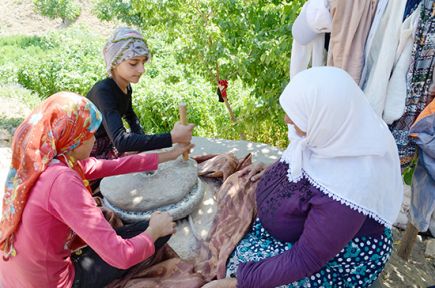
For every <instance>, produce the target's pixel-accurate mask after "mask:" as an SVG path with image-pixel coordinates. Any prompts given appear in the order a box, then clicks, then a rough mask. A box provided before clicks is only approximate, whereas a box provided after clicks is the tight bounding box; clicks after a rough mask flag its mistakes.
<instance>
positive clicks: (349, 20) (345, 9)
mask: <svg viewBox="0 0 435 288" xmlns="http://www.w3.org/2000/svg"><path fill="white" fill-rule="evenodd" d="M377 2H378V0H358V1H349V0H331V1H330V5H331V16H332V31H331V39H330V42H329V51H328V60H327V66H335V67H339V68H342V69H344V70H345V71H347V72H348V73H349V74H350V75H351V76H352V78H353V79H354V80H355V81H356V83H358V84H359V82H360V77H361V72H362V69H363V66H364V47H365V43H366V39H367V35H368V33H369V31H370V27H371V24H372V21H373V18H374V16H375V13H376V5H377Z"/></svg>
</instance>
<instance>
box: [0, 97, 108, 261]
mask: <svg viewBox="0 0 435 288" xmlns="http://www.w3.org/2000/svg"><path fill="white" fill-rule="evenodd" d="M101 121H102V117H101V113H100V112H99V111H98V109H97V108H96V107H95V105H94V104H93V103H92V102H91V101H89V100H88V99H86V98H85V97H82V96H80V95H77V94H74V93H70V92H60V93H56V94H54V95H53V96H51V97H49V98H47V99H46V100H45V101H44V102H42V103H41V105H39V107H37V108H36V109H35V110H33V112H32V113H31V114H30V115H29V116H28V117H27V118H26V119H25V120H24V121H23V123H21V125H20V126H19V127H18V128H17V130H16V131H15V134H14V138H13V141H12V163H11V167H10V169H9V173H8V176H7V179H6V184H5V193H4V196H3V211H2V218H1V222H0V248H1V249H2V251H3V258H4V259H7V258H8V257H9V256H14V255H15V253H16V251H15V250H14V246H13V242H14V233H15V231H16V230H17V229H18V227H19V225H20V221H21V216H22V213H23V210H24V208H25V206H26V202H27V199H28V197H29V193H30V191H31V190H32V188H33V186H34V185H35V183H36V181H37V180H38V178H39V176H40V175H41V173H42V172H44V171H45V169H47V167H48V165H49V164H50V162H51V161H52V160H53V158H55V157H58V156H61V157H58V159H59V160H60V161H62V162H64V163H65V164H67V165H68V166H69V167H70V168H71V169H73V170H75V171H76V172H77V173H79V175H80V176H81V177H82V179H83V181H84V185H85V186H86V187H87V188H88V190H89V185H88V183H87V181H86V179H84V173H83V171H82V170H81V168H80V166H79V165H78V164H77V163H76V161H75V160H74V159H72V157H70V156H68V155H67V154H68V152H70V151H72V150H73V149H75V148H76V147H78V146H80V145H81V144H82V143H83V142H84V141H86V140H88V139H89V138H90V137H92V136H93V135H94V133H95V131H97V129H98V127H99V126H100V124H101ZM34 192H37V191H34Z"/></svg>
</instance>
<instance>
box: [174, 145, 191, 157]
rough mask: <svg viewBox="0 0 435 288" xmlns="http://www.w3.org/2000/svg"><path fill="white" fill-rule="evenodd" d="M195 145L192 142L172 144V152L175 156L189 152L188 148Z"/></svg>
mask: <svg viewBox="0 0 435 288" xmlns="http://www.w3.org/2000/svg"><path fill="white" fill-rule="evenodd" d="M193 147H195V145H194V144H192V143H188V144H175V145H174V148H173V150H174V154H175V155H176V156H175V158H177V157H178V156H180V155H181V154H183V153H184V152H190V149H192V148H193Z"/></svg>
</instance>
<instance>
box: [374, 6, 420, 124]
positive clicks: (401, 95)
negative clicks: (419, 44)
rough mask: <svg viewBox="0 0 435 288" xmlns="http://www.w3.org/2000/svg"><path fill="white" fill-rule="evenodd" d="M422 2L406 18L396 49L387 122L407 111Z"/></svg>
mask: <svg viewBox="0 0 435 288" xmlns="http://www.w3.org/2000/svg"><path fill="white" fill-rule="evenodd" d="M420 9H421V4H420V5H419V6H418V8H417V9H415V11H414V12H413V13H412V14H411V15H410V16H409V17H408V18H406V19H405V21H404V22H403V24H402V27H401V31H400V40H399V46H398V47H397V50H396V57H395V65H394V68H393V74H392V75H391V78H390V81H389V82H388V88H387V97H386V100H385V107H384V113H383V115H382V118H383V119H384V121H385V122H386V123H387V124H391V123H393V122H394V121H395V120H397V119H399V118H400V117H401V116H402V115H403V113H404V112H405V101H406V95H407V94H406V92H407V91H406V74H407V72H408V69H409V65H410V64H411V61H412V55H411V54H412V47H413V45H414V38H415V37H414V36H415V30H416V29H417V24H418V19H419V16H420Z"/></svg>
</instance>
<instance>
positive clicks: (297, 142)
mask: <svg viewBox="0 0 435 288" xmlns="http://www.w3.org/2000/svg"><path fill="white" fill-rule="evenodd" d="M279 102H280V104H281V106H282V108H283V109H284V111H285V112H286V114H287V115H288V116H289V118H290V119H291V120H292V121H293V122H294V123H295V125H296V126H297V127H299V128H300V129H301V130H302V131H304V132H305V133H306V136H304V137H299V136H297V134H296V132H295V131H294V128H293V127H289V138H291V140H292V142H291V143H290V145H289V146H288V148H287V149H286V150H285V151H284V153H283V155H282V157H281V161H282V162H285V163H287V164H288V165H289V170H288V179H289V181H290V182H298V181H299V180H300V179H301V178H302V177H306V178H307V179H308V180H309V181H310V183H311V184H312V185H314V186H316V187H318V188H319V189H320V190H321V191H322V192H324V193H325V194H327V195H328V196H329V197H331V198H333V199H335V200H337V201H340V202H341V203H343V204H345V205H347V206H349V207H351V208H352V209H355V210H357V211H359V212H360V213H363V214H364V215H368V216H369V217H371V218H373V219H375V220H376V221H378V222H379V223H381V224H383V225H385V226H387V227H391V225H392V224H393V223H394V221H395V220H396V218H397V216H398V214H399V210H400V205H401V203H402V199H403V184H402V178H401V173H400V161H399V156H398V151H397V146H396V143H395V141H394V138H393V136H392V135H391V133H390V131H389V130H388V127H387V125H386V124H385V123H384V122H383V121H382V119H381V118H379V117H378V116H377V115H376V113H375V112H374V110H373V109H372V107H371V106H370V105H369V103H368V101H367V99H366V97H365V95H364V93H363V92H362V91H361V89H360V88H359V87H358V85H357V84H356V83H355V81H354V80H353V79H352V78H351V77H350V76H349V74H347V73H346V72H345V71H344V70H342V69H339V68H335V67H314V68H311V69H308V70H305V71H303V72H300V73H298V74H297V75H296V76H295V77H294V78H293V79H292V80H291V82H290V83H289V84H288V85H287V87H286V88H285V90H284V92H283V93H282V94H281V96H280V98H279ZM290 126H291V125H290Z"/></svg>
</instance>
